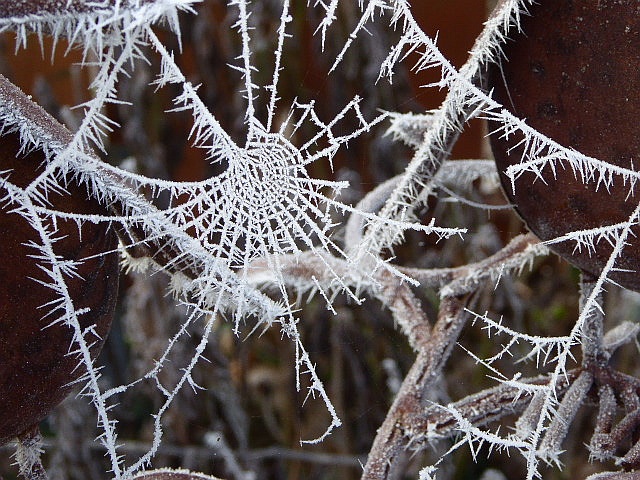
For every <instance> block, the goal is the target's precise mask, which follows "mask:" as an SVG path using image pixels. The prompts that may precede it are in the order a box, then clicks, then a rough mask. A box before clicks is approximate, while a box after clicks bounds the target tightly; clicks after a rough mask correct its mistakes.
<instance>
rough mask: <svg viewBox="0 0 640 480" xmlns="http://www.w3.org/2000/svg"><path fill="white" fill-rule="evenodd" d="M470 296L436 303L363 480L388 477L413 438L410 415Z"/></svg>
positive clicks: (417, 410) (419, 408)
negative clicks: (423, 345) (429, 327)
mask: <svg viewBox="0 0 640 480" xmlns="http://www.w3.org/2000/svg"><path fill="white" fill-rule="evenodd" d="M470 297H471V295H464V296H462V297H449V298H445V299H443V301H442V303H441V304H440V310H439V313H438V320H437V322H436V324H435V326H434V328H433V332H432V335H431V338H430V340H429V345H428V348H423V349H422V350H421V351H420V352H419V353H418V356H417V358H416V360H415V362H414V364H413V366H412V367H411V369H410V370H409V373H408V374H407V376H406V377H405V379H404V381H403V382H402V386H401V387H400V390H399V391H398V394H397V396H396V398H395V400H394V402H393V405H392V406H391V408H390V409H389V412H388V414H387V416H386V418H385V421H384V422H383V424H382V426H381V427H380V429H379V430H378V434H377V435H376V438H375V440H374V442H373V446H372V447H371V450H370V453H369V458H368V459H367V463H366V465H365V468H364V472H363V474H362V479H363V480H365V479H366V480H378V479H379V480H382V479H388V478H390V475H391V472H392V469H393V467H394V465H395V464H396V463H397V462H398V461H399V459H400V458H401V457H402V454H403V453H404V451H405V449H406V447H407V446H408V445H409V443H410V442H411V439H412V438H413V433H412V432H411V431H412V430H413V420H414V418H416V416H418V415H420V414H421V412H423V411H424V407H425V401H426V398H425V392H426V391H427V389H428V388H429V387H430V386H432V385H433V384H434V383H435V382H436V381H437V380H438V379H439V378H440V377H441V374H442V369H443V367H444V364H445V362H446V361H447V359H448V358H449V355H450V354H451V350H452V348H453V346H454V345H455V342H456V339H457V338H458V336H459V335H460V332H461V331H462V328H463V326H464V324H465V323H466V315H465V312H464V309H465V307H466V306H467V304H468V302H469V299H470Z"/></svg>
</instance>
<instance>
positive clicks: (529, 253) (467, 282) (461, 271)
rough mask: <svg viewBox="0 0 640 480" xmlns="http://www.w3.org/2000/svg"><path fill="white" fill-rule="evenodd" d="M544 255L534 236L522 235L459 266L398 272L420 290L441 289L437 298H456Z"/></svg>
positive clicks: (546, 251)
mask: <svg viewBox="0 0 640 480" xmlns="http://www.w3.org/2000/svg"><path fill="white" fill-rule="evenodd" d="M548 253H549V251H548V249H547V248H546V247H545V246H544V245H543V244H541V243H540V240H539V239H538V238H537V237H536V236H535V235H534V234H532V233H526V234H522V235H518V236H517V237H515V238H513V239H512V240H511V241H510V242H509V244H508V245H506V246H505V247H504V248H502V249H500V250H499V251H498V252H496V253H495V254H494V255H491V256H490V257H487V258H486V259H484V260H481V261H479V262H476V263H469V264H467V265H464V266H462V267H456V268H430V269H427V268H424V269H423V268H408V267H399V268H398V269H399V270H400V271H401V272H402V273H404V274H405V275H407V276H409V277H410V278H413V279H415V280H417V281H418V282H420V285H422V286H423V287H430V288H438V289H441V290H440V295H441V296H444V297H446V296H458V295H463V294H466V293H470V292H473V291H475V290H476V289H477V288H478V287H479V286H480V285H482V284H484V283H485V282H487V281H498V280H499V279H500V278H501V277H502V276H503V275H504V276H506V275H509V274H511V273H513V272H516V273H519V272H521V271H522V270H523V269H524V268H525V267H526V266H530V265H531V263H532V262H533V260H534V259H535V258H537V257H539V256H543V255H547V254H548Z"/></svg>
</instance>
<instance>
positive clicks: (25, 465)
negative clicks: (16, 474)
mask: <svg viewBox="0 0 640 480" xmlns="http://www.w3.org/2000/svg"><path fill="white" fill-rule="evenodd" d="M41 453H42V435H41V434H40V429H39V428H38V426H37V425H35V426H34V427H32V428H31V429H29V430H27V431H26V432H24V433H22V434H21V435H20V436H18V439H17V444H16V463H17V464H18V468H19V471H20V476H21V477H23V478H25V479H26V480H48V478H49V477H48V476H47V472H46V471H45V469H44V467H43V466H42V462H41V461H40V454H41Z"/></svg>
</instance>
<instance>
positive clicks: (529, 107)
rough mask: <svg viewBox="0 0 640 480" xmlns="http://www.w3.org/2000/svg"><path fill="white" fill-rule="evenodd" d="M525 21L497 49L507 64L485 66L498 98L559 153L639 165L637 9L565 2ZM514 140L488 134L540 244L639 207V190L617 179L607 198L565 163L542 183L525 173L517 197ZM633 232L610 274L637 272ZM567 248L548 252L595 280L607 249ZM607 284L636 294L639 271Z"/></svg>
mask: <svg viewBox="0 0 640 480" xmlns="http://www.w3.org/2000/svg"><path fill="white" fill-rule="evenodd" d="M530 13H531V15H530V16H524V17H523V21H522V32H521V33H519V34H513V35H512V36H511V39H510V41H508V42H507V44H506V46H505V48H504V53H505V56H506V58H507V59H508V61H507V60H504V61H503V62H502V65H501V67H498V66H492V67H491V68H490V72H489V84H490V85H489V86H490V88H493V89H494V96H495V98H496V99H497V100H498V101H500V102H501V103H502V104H503V105H504V106H505V108H507V109H509V110H510V111H511V112H513V113H515V114H516V115H518V116H519V117H521V118H524V119H526V121H527V123H528V124H529V125H531V126H533V127H534V128H536V129H537V130H539V131H540V132H542V133H544V134H545V135H547V136H549V137H551V138H552V139H554V140H555V141H557V142H558V143H560V144H561V145H563V146H566V147H571V148H573V149H576V150H578V151H580V152H582V153H584V154H585V155H588V156H591V157H596V158H598V159H601V160H604V161H606V162H609V163H612V164H615V165H619V166H623V167H626V168H633V167H634V166H637V165H639V164H640V141H638V132H639V127H638V125H639V123H640V122H639V121H640V99H639V97H638V92H640V3H639V2H638V1H637V0H622V1H620V0H618V1H614V0H599V1H596V0H575V1H570V0H563V1H558V2H554V1H552V2H542V4H537V5H534V6H532V7H531V8H530ZM495 127H496V125H492V126H491V127H490V131H492V130H494V129H495ZM521 139H522V136H518V135H516V136H512V137H511V138H510V139H509V141H508V142H507V141H505V140H504V139H501V138H498V137H497V136H495V135H494V136H492V138H491V144H492V149H493V152H494V155H495V158H496V163H497V165H498V169H499V170H500V171H501V178H502V182H503V187H504V190H505V192H506V194H507V196H508V197H509V199H510V200H511V201H512V202H513V203H515V205H516V209H517V211H518V213H519V214H520V215H521V216H522V218H523V219H524V220H525V222H526V223H527V225H528V227H529V228H530V229H531V230H532V231H533V232H534V233H535V234H536V235H538V236H539V237H540V238H541V239H543V240H550V239H553V238H556V237H558V236H561V235H564V234H566V233H569V232H572V231H576V230H581V229H587V228H595V227H600V226H604V225H611V224H615V223H617V222H623V221H626V220H627V219H628V217H629V216H630V215H631V214H632V212H633V210H634V209H635V207H636V205H637V203H638V201H640V192H637V191H636V192H631V193H630V191H629V185H628V184H624V183H623V181H622V178H620V177H617V178H615V179H614V184H613V186H612V188H611V189H610V191H607V189H606V188H605V187H604V186H603V185H597V184H596V183H594V182H592V183H588V184H583V183H582V181H581V180H579V179H578V178H577V177H576V174H575V172H574V171H573V170H572V169H571V168H570V167H568V166H567V165H565V166H562V167H560V168H558V169H557V174H556V177H555V178H554V176H553V174H552V172H551V170H550V169H546V170H545V175H544V182H543V181H541V180H540V179H537V180H536V179H535V176H534V175H533V174H525V175H523V176H522V177H520V178H519V179H518V180H517V181H516V184H515V187H516V188H515V192H514V191H513V190H512V188H511V184H510V181H509V180H508V179H507V178H506V176H505V175H504V170H505V169H506V168H507V167H508V166H509V165H511V164H514V163H518V162H520V161H521V155H522V150H521V149H519V148H515V149H513V150H511V151H510V152H509V149H510V148H513V147H514V146H515V145H517V143H518V142H519V141H520V140H521ZM545 182H546V184H545ZM633 232H634V233H635V235H636V238H634V239H633V240H632V242H631V243H630V245H628V246H627V247H626V248H625V249H624V251H623V258H622V259H621V260H620V261H619V262H618V263H617V264H616V267H617V268H623V269H630V270H634V271H637V270H638V267H640V252H639V251H638V247H639V246H640V245H639V243H638V240H637V236H638V234H639V233H640V230H638V229H634V231H633ZM574 247H575V243H574V242H564V243H562V244H557V245H554V246H553V247H552V249H553V250H554V251H555V252H556V253H558V254H559V255H561V256H563V257H564V258H566V259H567V260H569V261H570V262H571V263H573V264H574V265H576V266H577V267H579V268H580V269H582V270H583V271H585V272H588V273H591V274H594V275H597V274H598V273H599V272H600V271H601V269H602V268H603V266H604V265H605V263H606V261H607V259H608V257H609V255H610V253H611V251H612V248H611V246H610V245H609V244H608V243H607V242H606V241H604V240H603V241H601V242H600V243H598V244H597V251H596V253H595V254H593V253H592V254H591V255H590V254H589V253H588V252H587V251H586V250H583V251H582V252H576V251H574ZM611 278H612V279H613V280H614V281H616V282H618V283H620V284H622V285H623V286H624V287H626V288H629V289H632V290H636V291H640V274H638V273H634V272H630V273H615V274H613V275H611Z"/></svg>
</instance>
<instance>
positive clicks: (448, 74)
mask: <svg viewBox="0 0 640 480" xmlns="http://www.w3.org/2000/svg"><path fill="white" fill-rule="evenodd" d="M527 3H530V1H529V0H505V1H502V2H500V3H499V4H498V5H497V6H496V9H495V10H494V12H493V13H492V16H491V18H490V19H489V21H488V22H487V23H486V24H485V28H484V30H483V32H482V33H481V35H480V36H479V37H478V39H477V40H476V43H475V45H474V47H473V49H472V50H471V52H470V56H469V59H468V60H467V62H466V63H465V65H463V67H462V68H461V69H460V71H459V72H458V71H457V70H456V69H455V68H454V67H453V66H452V65H451V64H450V63H449V62H448V61H447V59H446V58H445V57H444V56H442V54H441V53H440V51H439V50H438V49H437V47H436V45H435V42H434V41H433V40H432V39H431V38H429V37H428V36H427V35H426V34H424V32H422V30H421V29H420V27H419V25H418V24H417V22H416V21H415V19H414V18H413V16H412V14H411V11H410V6H409V4H408V3H407V2H405V1H400V0H398V1H395V2H394V11H395V12H394V19H393V22H394V23H396V22H402V23H403V28H404V31H405V35H404V36H403V40H402V41H401V42H400V43H399V44H398V45H397V46H396V47H395V48H394V49H392V52H391V53H390V54H389V56H388V58H387V60H386V61H385V63H384V64H383V71H387V72H390V71H391V68H392V67H393V65H394V64H395V63H396V62H397V61H398V59H399V58H401V57H402V55H401V51H402V49H403V48H405V46H406V47H407V48H408V49H416V48H418V47H424V48H425V53H424V54H423V56H422V58H421V59H420V60H419V61H418V63H417V66H416V68H417V69H418V70H421V69H424V68H428V67H430V66H434V65H437V66H440V67H441V68H442V75H441V81H440V82H439V83H438V85H439V86H441V87H443V86H446V87H448V88H449V92H448V94H447V97H446V99H445V101H444V103H443V104H442V106H441V107H440V109H438V110H437V111H436V112H435V113H434V114H433V119H432V124H431V126H430V128H429V130H427V131H426V133H425V136H424V138H423V142H422V144H421V145H420V147H419V148H418V149H417V151H416V153H415V155H414V157H413V159H412V160H411V162H410V163H409V165H408V166H407V168H406V170H405V173H404V176H403V178H402V180H401V181H400V182H399V184H398V186H397V187H396V189H395V190H394V192H393V194H392V195H391V196H390V197H389V199H388V201H387V203H386V205H385V207H384V208H383V209H382V211H381V213H380V216H381V217H382V218H403V217H404V216H405V215H406V214H407V208H408V206H409V205H411V204H412V203H413V202H412V200H411V199H414V198H416V197H420V191H421V190H422V189H423V188H424V187H425V186H427V185H428V184H429V182H430V181H431V180H432V179H433V177H434V175H435V174H436V172H437V171H438V169H439V168H440V166H441V165H442V163H443V162H444V161H445V160H446V159H447V158H448V157H449V154H450V152H451V149H452V148H453V145H454V143H455V141H456V140H457V138H458V135H459V134H460V132H461V131H462V127H463V125H464V124H465V122H467V121H469V120H470V119H471V118H473V117H474V116H475V115H476V114H477V113H478V112H479V111H480V109H481V107H482V105H483V104H484V98H483V97H484V95H483V94H482V92H481V91H480V90H479V87H481V83H482V82H481V79H482V75H483V67H484V65H486V64H487V62H489V61H491V60H493V59H495V57H496V51H499V49H500V45H501V41H503V40H504V38H505V36H506V35H507V34H508V32H509V31H510V29H511V28H512V27H513V26H514V25H517V24H518V18H519V14H520V12H521V10H522V8H523V6H524V5H525V4H527ZM399 238H400V235H399V232H396V231H388V229H384V228H382V226H381V225H379V224H378V225H376V224H373V225H372V226H371V227H370V228H369V229H368V231H367V233H366V235H365V237H364V239H363V242H362V245H361V250H362V252H366V253H367V254H370V255H373V256H374V257H377V256H378V255H379V254H380V252H381V251H382V250H383V249H384V248H388V247H391V246H392V245H393V244H394V243H395V242H397V241H398V239H399Z"/></svg>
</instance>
